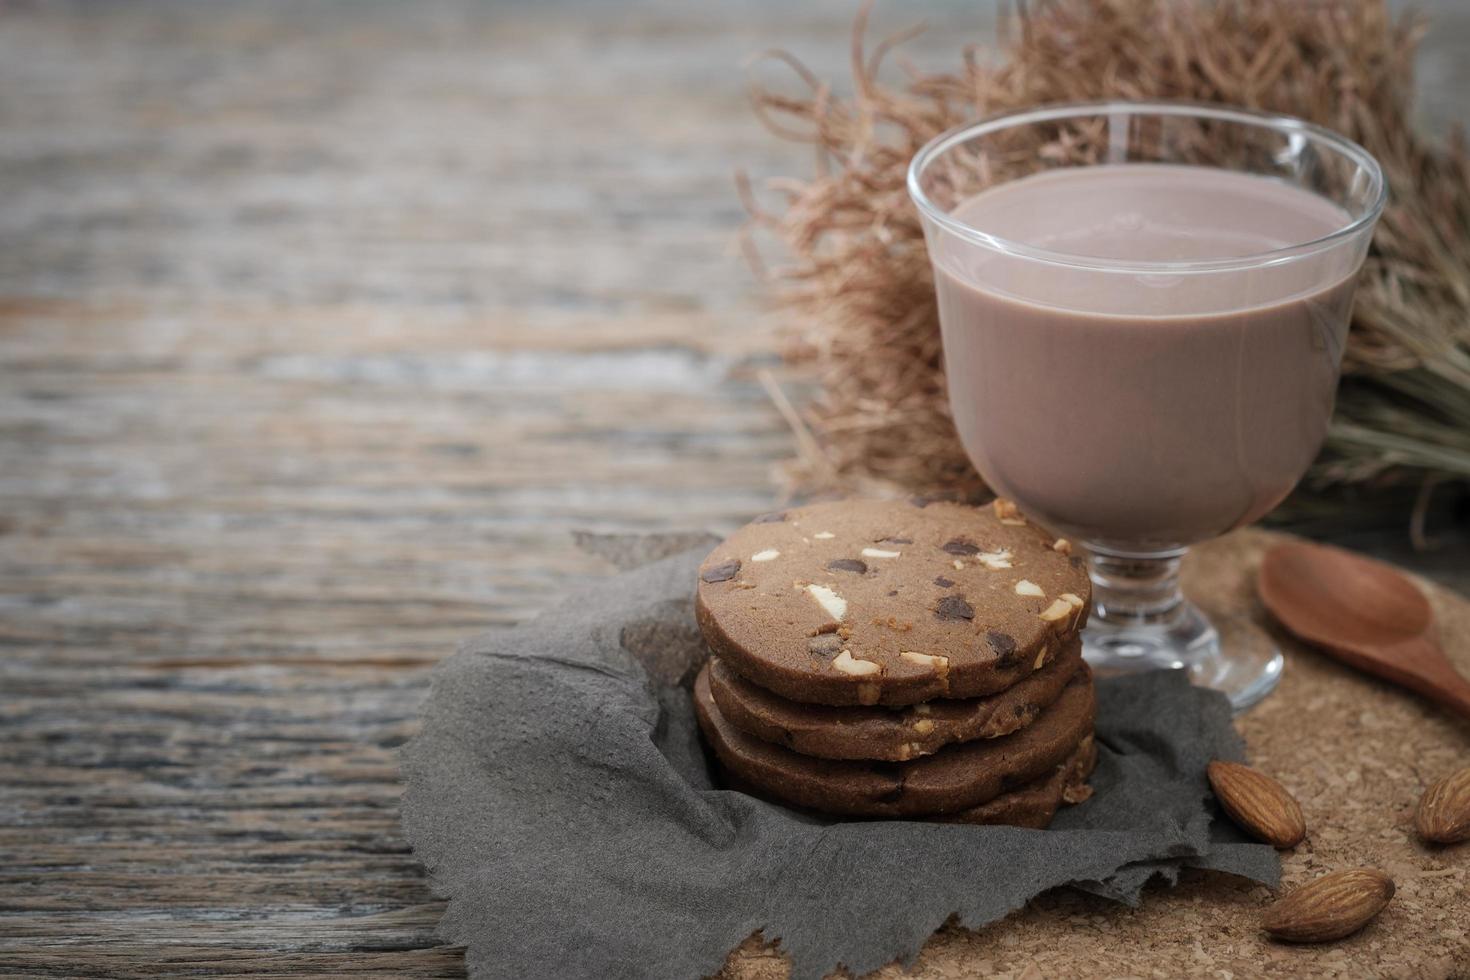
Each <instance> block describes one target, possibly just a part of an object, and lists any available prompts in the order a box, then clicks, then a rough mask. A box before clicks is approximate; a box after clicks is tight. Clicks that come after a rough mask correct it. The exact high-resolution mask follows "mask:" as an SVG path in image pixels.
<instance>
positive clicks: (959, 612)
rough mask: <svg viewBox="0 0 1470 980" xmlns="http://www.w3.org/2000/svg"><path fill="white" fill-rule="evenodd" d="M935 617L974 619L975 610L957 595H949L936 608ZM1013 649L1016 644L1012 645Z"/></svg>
mask: <svg viewBox="0 0 1470 980" xmlns="http://www.w3.org/2000/svg"><path fill="white" fill-rule="evenodd" d="M934 615H935V616H938V617H939V618H940V619H974V618H975V609H974V607H973V606H971V605H970V604H969V603H968V602H966V601H965V600H964V599H962V598H961V597H960V596H957V595H947V596H945V597H944V598H943V599H940V600H939V605H937V606H935V607H934ZM1011 645H1012V646H1013V647H1014V646H1015V643H1014V642H1012V644H1011Z"/></svg>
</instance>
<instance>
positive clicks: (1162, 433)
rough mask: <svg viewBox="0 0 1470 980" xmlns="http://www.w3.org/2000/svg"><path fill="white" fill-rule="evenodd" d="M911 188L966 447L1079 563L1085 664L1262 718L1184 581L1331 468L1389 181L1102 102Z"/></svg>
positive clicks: (1258, 116) (946, 156)
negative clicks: (1209, 695)
mask: <svg viewBox="0 0 1470 980" xmlns="http://www.w3.org/2000/svg"><path fill="white" fill-rule="evenodd" d="M908 182H909V191H910V194H911V195H912V197H913V200H914V202H915V204H916V205H917V207H918V210H919V213H920V215H921V218H922V221H923V225H924V234H925V239H926V242H927V245H928V249H929V255H930V258H931V261H932V265H933V270H934V278H935V285H936V290H937V297H938V302H939V317H940V324H941V329H942V333H943V340H944V352H945V370H946V378H947V382H948V390H949V399H950V404H951V408H952V411H953V415H954V420H955V425H956V428H957V429H958V431H959V435H960V438H961V440H962V441H963V443H964V445H965V449H966V451H967V452H968V454H969V456H970V458H971V460H972V461H973V462H974V464H975V466H976V467H977V469H978V470H979V471H980V473H981V475H982V476H984V478H985V480H986V482H987V483H988V484H989V485H990V486H991V487H992V488H993V489H994V490H995V491H996V492H998V493H1000V494H1002V495H1003V496H1006V497H1009V498H1011V499H1013V500H1015V501H1016V502H1017V504H1018V505H1019V506H1020V507H1021V509H1022V510H1023V511H1025V512H1026V513H1027V514H1028V515H1029V516H1030V517H1031V518H1032V519H1033V520H1035V521H1037V522H1039V523H1041V524H1043V525H1045V526H1047V527H1049V528H1052V529H1054V530H1055V531H1056V532H1057V533H1058V534H1060V535H1063V536H1065V537H1067V538H1069V539H1070V540H1072V541H1076V542H1078V543H1079V544H1081V545H1083V546H1085V549H1086V552H1087V560H1088V562H1089V568H1090V572H1091V577H1092V581H1093V610H1092V618H1091V620H1090V623H1089V625H1088V627H1087V630H1086V631H1085V633H1084V637H1083V639H1084V649H1085V653H1086V656H1087V658H1088V660H1089V661H1090V662H1091V663H1093V664H1094V665H1095V666H1097V667H1099V668H1100V669H1102V670H1103V671H1104V672H1107V671H1109V670H1112V671H1116V670H1133V669H1140V668H1144V667H1148V668H1155V667H1171V668H1185V669H1188V670H1189V671H1190V674H1191V677H1192V679H1193V680H1194V681H1195V682H1196V683H1199V684H1203V685H1206V686H1209V687H1214V688H1217V689H1219V690H1221V691H1223V692H1224V693H1226V694H1227V695H1228V696H1229V697H1230V699H1231V701H1232V703H1233V704H1234V705H1235V707H1236V708H1237V710H1239V709H1241V708H1244V707H1246V706H1248V705H1250V704H1253V703H1255V702H1256V701H1258V700H1259V699H1260V698H1262V697H1264V696H1265V695H1266V694H1267V693H1268V692H1269V691H1270V690H1271V689H1272V688H1273V687H1274V686H1275V684H1276V682H1277V680H1278V678H1279V676H1280V672H1281V666H1282V660H1281V655H1280V653H1279V652H1278V651H1277V650H1275V649H1274V648H1270V647H1265V648H1258V649H1253V650H1252V649H1235V648H1222V646H1221V643H1220V637H1219V633H1218V632H1217V631H1216V629H1215V628H1214V627H1213V626H1212V625H1211V624H1210V622H1209V621H1208V619H1206V617H1205V616H1204V615H1203V614H1201V612H1200V611H1199V610H1198V609H1197V608H1196V607H1195V606H1194V605H1193V604H1192V603H1190V602H1189V601H1187V600H1186V599H1185V598H1184V596H1183V594H1182V593H1181V591H1180V586H1179V566H1180V560H1181V558H1182V557H1183V555H1184V554H1185V551H1186V549H1187V547H1188V546H1189V545H1190V544H1193V543H1195V542H1198V541H1203V540H1207V539H1209V538H1212V537H1214V536H1216V535H1219V534H1223V533H1225V532H1227V531H1229V530H1231V529H1233V528H1236V527H1240V526H1242V525H1244V524H1248V523H1250V522H1252V521H1255V520H1257V519H1258V518H1260V517H1261V516H1262V515H1264V514H1265V513H1266V512H1268V511H1269V510H1271V509H1272V508H1273V507H1275V506H1276V505H1277V504H1278V503H1280V501H1281V500H1282V499H1283V498H1284V497H1285V496H1286V495H1287V493H1289V492H1290V490H1291V489H1292V487H1293V486H1294V485H1295V484H1296V482H1297V481H1298V480H1299V479H1300V478H1301V476H1302V474H1303V473H1304V472H1305V471H1306V469H1307V467H1308V466H1309V465H1310V463H1311V461H1312V459H1313V458H1314V457H1315V455H1316V453H1317V452H1318V450H1319V449H1320V447H1321V443H1322V440H1323V439H1324V437H1325V435H1326V431H1327V425H1328V421H1329V418H1330V416H1331V414H1332V405H1333V397H1334V393H1335V390H1336V385H1337V380H1338V373H1339V370H1340V365H1341V359H1342V352H1343V345H1344V342H1345V340H1346V336H1347V330H1348V322H1349V318H1350V313H1351V309H1352V296H1353V289H1354V285H1355V280H1356V278H1357V272H1358V269H1359V267H1360V266H1361V264H1362V262H1363V259H1364V257H1365V255H1366V253H1367V249H1368V246H1369V243H1370V240H1371V237H1372V232H1373V227H1374V224H1375V222H1376V221H1377V219H1378V215H1379V213H1380V211H1381V210H1382V207H1383V203H1384V196H1385V190H1384V180H1383V174H1382V171H1381V170H1380V168H1379V166H1378V164H1377V163H1376V162H1375V161H1374V160H1373V158H1372V156H1371V155H1369V154H1368V153H1367V152H1366V151H1365V150H1364V149H1363V148H1362V147H1360V146H1358V145H1357V144H1355V143H1353V142H1351V141H1349V140H1347V139H1345V138H1343V137H1341V136H1339V135H1337V134H1335V133H1332V132H1330V131H1328V130H1326V129H1323V128H1321V127H1319V126H1315V125H1312V124H1310V123H1307V122H1304V121H1302V120H1299V119H1293V118H1290V117H1286V116H1280V115H1273V114H1268V113H1264V112H1256V111H1250V110H1245V109H1236V108H1229V107H1224V106H1208V105H1196V104H1179V103H1168V102H1152V103H1145V102H1104V103H1087V104H1072V105H1058V106H1047V107H1042V108H1038V109H1035V110H1031V111H1026V112H1018V113H1014V114H1010V115H1005V116H1001V117H998V118H993V119H989V120H985V121H983V122H980V123H977V124H974V125H970V126H965V127H962V128H959V129H956V130H952V131H950V132H948V133H945V134H944V135H942V136H940V137H938V138H937V139H935V140H934V141H933V142H931V143H930V144H929V145H927V146H926V147H924V148H923V149H922V150H921V151H920V152H919V153H918V155H917V156H915V158H914V160H913V163H912V165H911V167H910V170H909V176H908Z"/></svg>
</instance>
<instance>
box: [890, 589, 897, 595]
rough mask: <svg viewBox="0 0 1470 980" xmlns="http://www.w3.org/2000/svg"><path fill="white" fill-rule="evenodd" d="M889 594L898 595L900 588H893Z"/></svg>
mask: <svg viewBox="0 0 1470 980" xmlns="http://www.w3.org/2000/svg"><path fill="white" fill-rule="evenodd" d="M888 594H889V595H890V596H896V595H898V590H897V589H894V590H893V591H892V592H890V593H888Z"/></svg>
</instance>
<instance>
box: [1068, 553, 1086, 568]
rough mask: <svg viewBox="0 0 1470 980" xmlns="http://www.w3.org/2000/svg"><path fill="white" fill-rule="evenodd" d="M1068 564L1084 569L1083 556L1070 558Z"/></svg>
mask: <svg viewBox="0 0 1470 980" xmlns="http://www.w3.org/2000/svg"><path fill="white" fill-rule="evenodd" d="M1067 564H1068V565H1071V566H1072V567H1073V568H1081V567H1082V564H1083V563H1082V556H1081V555H1073V556H1072V557H1070V558H1068V559H1067Z"/></svg>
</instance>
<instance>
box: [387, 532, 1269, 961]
mask: <svg viewBox="0 0 1470 980" xmlns="http://www.w3.org/2000/svg"><path fill="white" fill-rule="evenodd" d="M592 544H593V547H592V550H600V551H601V553H603V554H605V555H606V556H608V557H612V558H613V559H614V560H615V561H616V560H618V558H619V555H620V554H621V555H622V556H624V557H627V556H628V555H631V554H636V555H637V557H636V558H633V559H630V561H631V560H641V559H644V558H647V557H649V556H650V555H652V554H656V553H657V551H658V547H657V543H656V542H655V543H654V545H653V546H650V545H649V544H648V543H647V542H642V543H639V542H636V541H635V542H623V543H619V542H616V541H613V542H607V541H604V542H601V543H600V545H599V543H597V542H593V543H592ZM689 544H690V542H689V541H688V539H687V538H686V539H684V541H683V546H684V547H688V546H689ZM707 550H708V545H701V546H699V547H696V548H695V549H694V550H691V551H685V552H683V553H681V554H677V555H674V556H672V557H668V558H663V559H661V560H657V561H655V562H653V563H652V564H649V565H647V566H645V567H642V568H638V569H636V570H632V571H625V572H622V573H620V574H618V575H615V576H613V577H611V578H608V579H603V580H600V581H597V582H595V583H593V584H591V585H589V586H588V587H587V588H585V589H582V590H579V591H578V592H576V593H575V594H573V595H569V596H568V597H567V598H566V599H565V600H564V601H563V602H562V603H560V604H559V605H558V606H556V607H555V608H554V609H552V610H551V611H550V612H548V613H546V614H544V615H542V616H541V617H539V618H537V619H535V620H533V621H531V622H529V623H527V624H525V625H523V626H519V627H516V628H514V629H507V630H499V631H496V632H492V633H488V634H485V635H483V636H480V637H477V638H475V639H473V640H471V641H470V642H468V643H467V644H465V646H464V648H463V649H462V650H461V652H460V653H459V654H457V655H456V656H454V657H452V658H450V659H449V660H446V661H445V662H444V663H442V664H441V665H440V666H439V667H438V668H437V669H436V670H435V673H434V679H433V688H432V691H431V693H430V695H429V699H428V702H427V704H426V705H425V707H424V712H423V729H422V732H421V734H419V735H418V737H416V738H415V739H414V740H413V741H412V742H411V743H410V744H409V745H408V746H407V747H406V748H405V750H404V754H403V772H404V777H405V780H406V782H407V789H406V791H405V793H404V798H403V823H404V827H405V830H406V831H407V834H408V839H409V841H410V842H411V843H412V845H413V847H414V850H415V853H417V855H418V856H419V858H420V859H421V860H422V861H423V863H424V864H425V865H426V866H427V867H428V869H429V871H430V873H431V875H432V877H433V883H434V886H435V888H436V889H437V890H438V891H439V892H441V893H442V894H444V895H447V896H448V897H449V899H450V903H449V909H448V911H447V912H446V913H445V915H444V918H443V920H442V921H441V923H440V926H439V932H440V934H441V935H442V936H443V937H444V938H445V939H446V940H448V941H450V942H453V943H458V944H462V945H464V946H466V947H468V952H467V959H468V964H469V969H470V974H471V976H473V977H517V978H522V977H555V978H559V980H573V978H581V977H589V978H592V977H595V978H612V977H691V978H692V977H699V976H704V975H707V974H710V973H714V972H716V971H717V970H719V968H720V967H721V965H722V964H723V962H724V960H725V957H726V955H727V954H728V952H729V951H730V949H732V948H733V947H734V946H736V945H738V944H739V943H740V942H741V941H742V940H743V939H745V937H747V936H748V935H750V934H751V933H752V932H754V931H756V930H757V929H759V930H762V931H763V933H764V936H765V938H766V939H767V940H777V939H779V940H780V943H781V948H782V949H784V950H785V951H786V952H787V953H788V954H790V956H791V958H792V962H793V976H794V977H795V978H797V980H802V978H814V977H819V976H821V975H822V974H823V973H825V972H827V971H829V970H831V969H834V968H835V967H836V966H837V965H838V964H843V965H845V966H846V967H847V968H848V969H849V970H852V971H853V972H855V973H858V974H861V973H865V972H867V971H870V970H874V969H876V968H878V967H879V966H882V965H883V964H885V963H888V962H890V961H892V960H894V959H895V958H899V959H903V960H905V961H908V960H911V959H912V958H913V956H915V955H916V954H917V952H918V949H919V947H920V946H921V945H922V944H923V943H924V941H925V940H926V939H927V938H928V937H929V935H930V934H931V933H932V932H933V931H934V930H935V929H937V928H939V926H940V925H942V924H943V923H944V922H945V921H946V920H948V919H949V918H950V917H951V916H958V922H959V924H961V925H964V926H969V927H979V926H982V925H985V924H986V923H989V922H994V921H995V920H997V919H1000V918H1002V917H1003V916H1005V915H1006V914H1007V913H1009V912H1011V911H1013V910H1015V909H1017V908H1020V907H1021V906H1022V905H1023V904H1025V902H1026V901H1027V900H1028V899H1030V898H1032V897H1033V896H1035V895H1037V894H1039V893H1041V892H1043V891H1046V890H1047V889H1049V888H1055V887H1058V886H1061V885H1071V886H1074V887H1077V888H1081V889H1084V890H1086V891H1089V892H1092V893H1095V894H1097V895H1102V896H1105V897H1107V898H1110V899H1113V900H1116V901H1120V902H1127V903H1130V904H1136V903H1137V902H1138V900H1139V895H1140V892H1141V890H1142V888H1143V886H1144V884H1145V883H1146V882H1147V881H1148V880H1149V879H1151V878H1154V877H1159V878H1163V879H1165V880H1168V881H1171V882H1172V881H1173V880H1175V879H1176V878H1177V876H1178V874H1179V871H1180V869H1181V868H1183V867H1202V868H1211V869H1215V870H1219V871H1225V872H1229V873H1232V874H1237V875H1244V876H1248V877H1250V878H1254V879H1256V880H1257V881H1261V882H1265V883H1268V884H1272V885H1274V884H1276V883H1277V881H1278V879H1279V875H1280V866H1279V863H1278V860H1277V857H1276V853H1275V852H1274V851H1273V850H1272V849H1271V848H1269V847H1266V846H1264V845H1261V844H1253V843H1247V842H1246V841H1245V840H1244V839H1243V838H1241V837H1240V836H1239V835H1238V833H1237V832H1235V831H1234V829H1233V828H1232V827H1230V826H1229V825H1228V824H1226V823H1224V822H1222V821H1220V820H1214V819H1212V818H1213V817H1214V815H1215V808H1214V805H1213V803H1212V802H1211V801H1210V798H1209V792H1208V786H1207V785H1206V782H1205V778H1204V769H1205V765H1206V764H1207V763H1208V762H1209V761H1210V760H1211V759H1215V758H1226V759H1239V758H1240V757H1241V742H1240V739H1239V738H1238V737H1237V736H1236V734H1235V732H1234V730H1233V729H1232V728H1231V724H1230V708H1229V705H1228V703H1227V702H1226V700H1225V698H1224V697H1222V696H1220V695H1218V694H1216V693H1214V692H1211V691H1205V690H1201V689H1198V688H1194V687H1191V686H1189V685H1188V684H1187V683H1186V682H1185V679H1184V677H1183V676H1182V674H1180V673H1179V672H1175V671H1169V672H1158V673H1152V674H1144V675H1138V676H1134V677H1130V678H1119V679H1110V680H1101V681H1099V682H1098V684H1097V694H1098V715H1097V742H1098V748H1099V761H1098V767H1097V772H1096V774H1095V775H1094V776H1093V777H1092V784H1093V786H1094V787H1095V788H1096V795H1095V796H1094V797H1093V798H1092V799H1091V800H1090V801H1088V802H1087V803H1084V804H1082V805H1080V806H1075V807H1067V808H1063V810H1062V811H1061V812H1060V813H1059V814H1058V815H1057V818H1056V820H1055V822H1054V823H1053V824H1052V827H1051V829H1049V830H1044V831H1038V830H1022V829H1019V828H1014V827H970V826H962V825H949V824H937V823H922V822H901V821H872V822H828V821H823V820H819V819H816V818H813V817H810V816H806V815H803V814H798V813H794V812H792V811H790V810H787V809H784V808H782V807H779V806H775V805H773V804H770V803H765V802H762V801H761V800H757V799H754V798H752V797H750V796H746V795H744V794H741V793H736V792H731V791H726V790H721V789H719V788H717V787H718V785H719V781H718V776H717V774H716V773H715V772H714V771H713V769H712V767H711V764H710V760H709V758H708V756H707V755H706V752H705V750H704V748H703V745H702V743H701V741H700V737H699V732H698V728H697V726H696V724H695V721H694V712H693V706H692V703H691V701H690V697H689V684H690V682H691V680H692V679H693V676H694V674H695V672H696V671H697V670H698V667H699V665H700V663H701V662H702V661H703V659H704V656H705V653H704V648H703V644H702V642H701V640H700V637H699V631H698V628H697V627H696V626H695V623H694V615H693V601H692V600H693V595H692V591H693V582H694V576H695V571H696V569H697V567H698V564H699V561H700V559H701V558H702V557H703V555H704V554H705V552H706V551H707Z"/></svg>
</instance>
